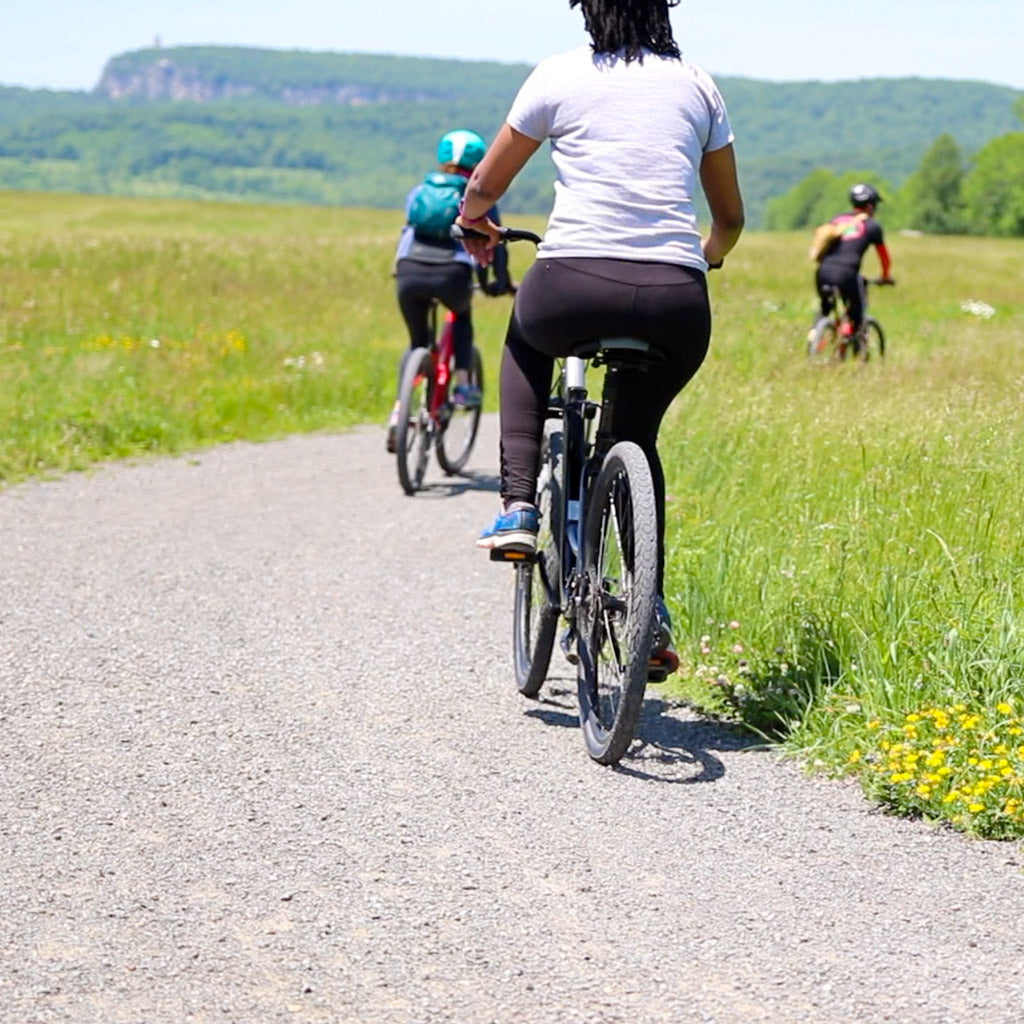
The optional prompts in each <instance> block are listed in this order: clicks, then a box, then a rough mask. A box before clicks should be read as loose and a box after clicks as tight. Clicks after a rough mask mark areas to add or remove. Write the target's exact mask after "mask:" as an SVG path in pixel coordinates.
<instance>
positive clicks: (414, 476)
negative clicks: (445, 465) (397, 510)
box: [395, 348, 434, 494]
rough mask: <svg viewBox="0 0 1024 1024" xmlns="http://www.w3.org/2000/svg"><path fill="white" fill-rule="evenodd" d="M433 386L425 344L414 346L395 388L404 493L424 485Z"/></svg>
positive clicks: (430, 360) (430, 428)
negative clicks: (400, 382)
mask: <svg viewBox="0 0 1024 1024" xmlns="http://www.w3.org/2000/svg"><path fill="white" fill-rule="evenodd" d="M433 390H434V362H433V360H432V359H431V358H430V353H429V352H428V351H427V349H425V348H416V349H413V350H412V351H411V352H410V353H409V355H408V356H407V357H406V360H405V369H404V370H403V372H402V384H401V387H400V388H399V389H398V430H397V432H396V436H395V441H396V449H395V456H396V458H395V461H396V462H397V464H398V482H399V483H400V484H401V485H402V490H403V491H405V493H406V494H415V493H416V492H417V491H418V490H419V489H420V487H422V486H423V476H424V474H425V473H426V471H427V460H428V458H429V457H430V442H431V441H432V440H433V427H432V424H431V420H430V399H431V395H432V394H433Z"/></svg>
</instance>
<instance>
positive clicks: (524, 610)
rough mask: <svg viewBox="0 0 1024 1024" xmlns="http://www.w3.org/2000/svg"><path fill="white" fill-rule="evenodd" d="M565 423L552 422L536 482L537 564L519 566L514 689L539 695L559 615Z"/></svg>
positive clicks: (514, 634)
mask: <svg viewBox="0 0 1024 1024" xmlns="http://www.w3.org/2000/svg"><path fill="white" fill-rule="evenodd" d="M562 472H563V470H562V424H561V422H560V421H559V422H558V423H557V424H551V423H549V424H548V425H547V426H546V428H545V437H544V443H543V447H542V449H541V471H540V476H539V478H538V479H537V508H538V509H539V510H540V534H539V535H538V537H537V560H536V561H535V562H524V563H522V564H520V565H517V566H516V596H515V610H514V614H513V628H512V652H513V658H514V661H515V671H516V688H517V689H518V690H519V692H520V693H521V694H522V695H523V696H524V697H536V696H537V694H538V693H539V692H540V688H541V686H543V685H544V679H545V678H546V676H547V674H548V666H549V665H550V664H551V651H552V649H553V648H554V645H555V633H556V631H557V629H558V616H559V612H560V610H561V609H560V603H559V602H560V600H561V598H560V595H559V575H560V572H561V566H560V561H561V558H560V555H559V547H558V544H559V540H558V538H559V537H560V536H561V515H562V512H561V501H562Z"/></svg>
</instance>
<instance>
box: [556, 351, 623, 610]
mask: <svg viewBox="0 0 1024 1024" xmlns="http://www.w3.org/2000/svg"><path fill="white" fill-rule="evenodd" d="M594 365H600V364H599V363H598V362H597V360H595V361H594ZM586 370H587V360H586V359H582V358H580V357H579V356H568V357H566V359H565V363H564V367H563V370H562V380H561V387H560V389H559V390H560V395H559V396H558V402H557V404H554V405H549V406H548V418H552V417H555V416H557V417H560V418H561V419H562V437H563V445H564V448H563V463H562V464H563V473H562V488H561V503H560V509H559V514H558V516H557V519H556V522H557V524H558V526H560V530H558V531H556V533H555V545H556V549H557V550H558V551H559V552H560V556H561V557H560V573H559V578H558V579H557V580H552V581H550V585H551V586H552V588H553V589H554V591H555V593H554V595H553V596H555V597H556V598H557V602H556V603H557V604H558V605H559V606H560V607H561V608H562V613H563V614H564V615H565V617H566V618H567V619H568V620H569V621H570V622H571V621H573V618H574V615H575V605H576V599H577V595H578V594H579V589H580V582H579V572H578V567H579V565H580V562H581V560H582V555H583V552H582V545H583V525H584V523H585V522H586V519H587V499H588V496H589V494H590V487H591V484H592V482H593V481H594V479H595V478H596V476H597V474H598V472H600V469H601V464H602V462H603V461H604V457H605V455H606V454H607V453H608V450H609V449H610V448H611V446H612V444H614V441H615V438H614V437H612V435H611V431H610V428H609V427H608V425H607V424H608V423H610V422H611V418H612V417H611V413H612V410H613V408H614V404H615V396H616V391H617V388H616V375H617V373H618V367H616V366H608V367H607V370H606V373H605V380H604V387H603V388H602V394H601V401H600V402H594V401H591V400H590V399H589V398H588V393H587V384H586ZM595 419H597V432H596V435H595V436H594V437H593V438H591V424H592V423H593V421H594V420H595ZM552 518H553V519H554V518H555V515H554V510H552ZM552 527H553V529H554V527H555V523H552Z"/></svg>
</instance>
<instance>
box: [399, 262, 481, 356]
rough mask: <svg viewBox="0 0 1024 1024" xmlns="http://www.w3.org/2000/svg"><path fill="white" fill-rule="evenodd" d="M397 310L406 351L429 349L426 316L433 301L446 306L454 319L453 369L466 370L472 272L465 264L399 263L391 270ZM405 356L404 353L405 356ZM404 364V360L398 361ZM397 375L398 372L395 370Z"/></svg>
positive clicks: (470, 342)
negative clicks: (405, 337) (405, 331)
mask: <svg viewBox="0 0 1024 1024" xmlns="http://www.w3.org/2000/svg"><path fill="white" fill-rule="evenodd" d="M395 284H396V286H397V289H398V308H399V309H400V310H401V311H402V316H403V318H404V319H405V326H406V327H407V328H408V329H409V348H410V350H411V349H414V348H429V347H430V345H431V343H432V341H433V338H432V337H431V334H430V322H429V315H428V314H429V313H430V306H431V303H432V302H433V301H434V300H435V299H436V300H437V301H438V302H440V303H441V304H442V305H444V306H447V307H448V309H450V310H451V311H452V312H453V313H458V319H457V320H456V321H455V323H454V325H453V334H454V341H455V368H456V369H457V370H468V369H469V368H470V365H471V362H472V357H473V319H472V314H471V309H472V305H471V303H472V298H473V271H472V268H471V267H470V266H469V264H468V263H460V262H458V261H456V260H450V261H448V262H447V263H420V262H418V261H417V260H399V261H398V266H397V267H396V269H395ZM406 354H408V353H406ZM402 362H403V364H404V362H405V356H403V357H402ZM399 375H401V370H399Z"/></svg>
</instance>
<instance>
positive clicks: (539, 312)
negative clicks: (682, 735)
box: [459, 0, 743, 648]
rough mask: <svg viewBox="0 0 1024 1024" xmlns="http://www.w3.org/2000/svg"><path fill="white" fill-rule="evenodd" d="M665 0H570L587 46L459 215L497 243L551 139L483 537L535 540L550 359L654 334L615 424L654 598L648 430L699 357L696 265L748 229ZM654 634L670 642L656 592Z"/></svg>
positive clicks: (536, 89)
mask: <svg viewBox="0 0 1024 1024" xmlns="http://www.w3.org/2000/svg"><path fill="white" fill-rule="evenodd" d="M671 3H672V0H569V6H570V7H576V6H580V7H581V8H582V12H583V21H584V26H585V28H586V30H587V32H588V34H589V35H590V40H591V43H590V45H589V46H581V47H579V48H578V49H575V50H571V51H569V52H568V53H563V54H560V55H558V56H555V57H549V58H547V59H546V60H543V61H541V63H540V64H539V65H537V67H536V68H535V69H534V70H533V72H532V73H531V74H530V76H529V77H528V78H527V80H526V82H525V83H524V84H523V86H522V88H521V89H520V91H519V94H518V95H517V96H516V98H515V100H514V102H513V104H512V108H511V110H510V111H509V113H508V116H507V117H506V121H505V124H504V125H503V126H502V128H501V130H500V131H499V132H498V135H497V138H496V139H495V141H494V142H493V143H492V145H491V148H490V149H489V150H488V151H487V155H486V156H485V157H484V159H483V160H482V161H481V163H480V165H479V166H478V167H477V168H476V170H475V171H474V173H473V175H472V177H471V178H470V181H469V185H468V187H467V189H466V196H465V202H464V205H463V208H462V211H461V215H460V217H459V223H460V225H461V226H462V227H464V228H472V229H475V230H477V231H479V232H482V233H483V234H484V235H486V236H487V237H486V240H483V239H476V240H474V239H468V240H467V242H466V245H467V247H468V248H469V250H470V251H471V252H472V253H473V254H474V255H475V256H476V257H477V258H478V259H480V260H481V261H483V262H486V261H487V259H488V255H489V253H490V252H491V251H493V247H494V246H495V245H496V244H497V242H498V233H497V228H496V226H495V225H494V224H493V223H492V222H491V221H490V220H489V219H488V216H487V211H488V209H489V208H490V207H491V205H492V204H493V203H495V202H496V201H497V200H498V199H499V198H500V197H501V196H502V195H503V194H504V192H505V190H506V189H507V188H508V186H509V184H510V183H511V181H512V179H513V178H514V177H515V176H516V174H518V173H519V171H520V169H521V168H522V167H523V165H524V164H525V163H526V161H527V160H528V159H529V158H530V157H531V156H532V155H533V153H534V152H536V150H537V149H538V148H539V146H540V145H541V143H542V142H543V141H544V140H545V139H548V140H550V144H551V154H552V158H553V160H554V164H555V169H556V171H557V174H558V180H557V183H556V185H555V202H554V208H553V209H552V211H551V216H550V219H549V221H548V228H547V233H546V234H545V237H544V241H543V243H542V244H541V246H540V249H539V251H538V258H537V260H536V261H535V262H534V264H533V266H532V267H530V269H529V270H528V271H527V273H526V275H525V276H524V278H523V281H522V284H521V285H520V287H519V291H518V292H517V294H516V303H515V309H514V312H513V315H512V319H511V322H510V323H509V327H508V333H507V335H506V337H505V350H504V354H503V357H502V365H501V497H502V508H501V510H500V512H499V513H498V516H497V518H496V519H495V521H494V523H493V525H492V526H490V527H488V528H487V529H486V530H485V531H484V532H483V534H482V536H481V538H480V541H479V542H478V543H479V544H480V546H481V547H489V548H502V547H506V546H508V547H511V546H513V545H516V546H517V547H520V548H522V547H523V546H525V547H526V548H528V549H529V548H532V547H534V546H535V545H536V540H537V533H538V527H539V516H538V511H537V508H536V506H535V505H534V497H535V493H536V481H537V472H538V468H539V455H540V447H541V437H542V433H543V426H544V416H545V412H546V410H547V406H548V395H549V394H550V390H551V379H552V369H553V363H554V359H555V358H558V357H563V356H566V355H568V354H570V353H571V352H572V350H573V348H574V347H575V346H576V344H577V343H579V342H581V341H588V340H593V339H595V338H607V337H623V336H625V337H633V338H638V339H641V340H643V341H647V342H649V343H650V344H651V345H652V347H653V348H655V349H656V350H657V351H658V352H659V353H660V354H661V355H662V357H663V361H662V362H661V363H660V364H659V365H658V367H657V369H655V370H652V371H647V370H644V369H640V368H634V367H627V368H625V369H623V370H621V371H620V373H619V390H618V401H617V403H616V407H615V409H614V412H613V413H612V420H613V421H612V423H611V428H612V431H613V433H614V436H615V438H616V439H617V440H620V441H633V442H635V443H636V444H638V445H639V446H640V447H641V448H642V449H643V451H644V454H645V455H646V456H647V459H648V461H649V463H650V467H651V475H652V476H653V478H654V488H655V498H656V506H657V519H658V553H659V559H658V562H659V564H658V591H659V594H663V593H664V589H663V575H664V532H665V478H664V474H663V472H662V467H661V461H660V459H659V458H658V450H657V437H658V429H659V427H660V425H661V420H662V417H663V416H664V414H665V412H666V410H667V409H668V407H669V404H670V403H671V402H672V400H673V399H674V398H675V396H676V395H677V394H678V393H679V392H680V391H681V390H682V388H683V387H684V386H685V385H686V383H687V382H688V381H689V380H690V378H691V377H692V376H693V375H694V374H695V373H696V372H697V369H698V368H699V367H700V365H701V363H702V362H703V361H704V356H705V354H706V353H707V349H708V341H709V338H710V334H711V312H710V307H709V303H708V290H707V283H706V280H705V274H706V271H707V269H708V267H709V266H721V263H722V260H723V259H724V258H725V256H726V254H727V253H728V252H729V251H730V250H731V249H732V248H733V246H734V245H735V244H736V241H737V239H738V238H739V236H740V232H741V230H742V228H743V202H742V200H741V198H740V191H739V185H738V184H737V178H736V163H735V159H734V155H733V146H732V142H733V134H732V130H731V128H730V126H729V118H728V115H727V113H726V108H725V103H724V101H723V99H722V96H721V94H720V93H719V91H718V89H717V87H716V86H715V83H714V82H713V81H712V79H711V77H710V76H709V75H708V74H707V73H706V72H705V71H703V70H702V69H701V68H699V67H697V66H695V65H693V64H691V63H690V62H689V61H687V60H685V59H684V58H683V57H682V56H681V54H680V51H679V47H678V46H677V45H676V42H675V40H674V38H673V36H672V26H671V24H670V22H669V6H670V5H671ZM701 188H703V191H704V195H705V196H706V198H707V200H708V206H709V208H710V211H711V229H710V232H709V234H708V235H707V236H706V237H704V238H702V237H701V233H700V230H699V227H698V224H697V209H696V206H695V201H694V197H695V196H696V195H697V193H698V192H699V191H700V190H701ZM658 621H659V633H660V636H661V643H662V644H663V645H664V646H665V647H666V648H668V647H670V645H671V633H670V622H669V618H668V611H667V609H666V608H665V605H664V601H663V600H660V599H659V602H658Z"/></svg>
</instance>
